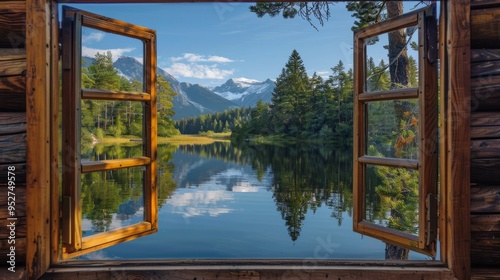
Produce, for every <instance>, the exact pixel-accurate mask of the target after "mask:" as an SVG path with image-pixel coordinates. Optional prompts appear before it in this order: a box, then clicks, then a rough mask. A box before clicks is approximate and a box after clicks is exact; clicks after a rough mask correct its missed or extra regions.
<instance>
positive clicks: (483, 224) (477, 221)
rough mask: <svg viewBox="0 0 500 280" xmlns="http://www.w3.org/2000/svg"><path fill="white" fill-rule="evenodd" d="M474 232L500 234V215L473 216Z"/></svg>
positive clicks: (472, 228) (472, 225) (472, 227)
mask: <svg viewBox="0 0 500 280" xmlns="http://www.w3.org/2000/svg"><path fill="white" fill-rule="evenodd" d="M471 230H472V232H500V214H489V215H478V214H475V215H471Z"/></svg>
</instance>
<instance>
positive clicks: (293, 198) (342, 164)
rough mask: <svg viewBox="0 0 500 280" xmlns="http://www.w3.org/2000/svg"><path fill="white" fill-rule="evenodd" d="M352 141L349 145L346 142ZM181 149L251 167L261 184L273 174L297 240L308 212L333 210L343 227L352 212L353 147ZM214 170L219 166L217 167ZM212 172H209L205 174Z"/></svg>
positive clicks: (284, 215)
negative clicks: (347, 215)
mask: <svg viewBox="0 0 500 280" xmlns="http://www.w3.org/2000/svg"><path fill="white" fill-rule="evenodd" d="M348 142H349V143H350V142H351V141H348ZM179 151H181V152H183V153H187V154H193V155H199V156H201V157H205V158H209V159H218V160H222V161H224V162H232V163H236V164H239V165H250V166H251V167H252V169H253V170H254V171H255V172H256V174H257V178H258V179H259V180H262V178H263V177H264V175H265V174H267V173H268V172H269V170H270V171H271V172H272V174H273V182H272V186H271V190H272V191H273V197H274V200H275V203H276V208H277V211H279V212H280V213H281V216H282V218H283V220H285V223H286V226H287V227H288V232H289V234H290V237H291V239H292V240H296V239H297V238H298V237H299V235H300V231H301V228H302V223H303V221H304V219H305V215H306V214H307V211H309V210H311V211H313V212H314V211H316V209H318V208H319V207H321V206H324V205H325V206H327V207H329V208H331V209H332V215H331V216H332V218H334V219H336V220H337V223H338V224H339V225H341V224H342V219H343V217H342V214H343V213H344V212H348V213H349V215H350V214H351V212H350V211H351V209H352V147H351V146H344V147H333V146H332V145H331V144H323V145H322V144H303V145H248V144H246V143H242V144H239V145H238V146H234V145H232V144H231V143H229V142H215V143H213V144H210V145H185V146H180V147H179ZM211 168H216V167H215V163H214V164H212V165H211ZM207 172H210V171H207Z"/></svg>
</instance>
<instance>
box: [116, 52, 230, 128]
mask: <svg viewBox="0 0 500 280" xmlns="http://www.w3.org/2000/svg"><path fill="white" fill-rule="evenodd" d="M113 65H114V66H115V67H116V69H118V71H119V74H120V75H121V76H123V77H125V78H127V79H128V80H130V81H132V80H133V79H137V80H139V81H141V82H142V75H143V74H142V73H143V70H142V63H140V62H139V61H137V60H136V59H135V58H132V57H126V56H122V57H120V58H118V59H117V60H116V61H115V62H114V63H113ZM157 71H158V74H160V75H162V76H163V77H164V78H165V80H167V81H168V82H169V83H170V87H171V88H172V90H173V91H175V92H177V96H175V98H174V100H173V103H174V111H175V115H174V116H173V119H176V120H178V119H182V118H187V117H194V116H199V115H201V114H208V113H215V112H222V111H224V110H227V109H231V108H236V107H238V105H236V104H235V103H233V102H231V101H229V100H227V99H224V98H222V97H220V96H218V95H216V94H214V93H213V92H212V91H211V90H209V89H208V88H205V87H202V86H200V85H190V84H185V83H180V82H179V81H178V80H177V79H176V78H174V76H172V75H170V74H169V73H167V72H166V71H165V70H163V69H161V68H158V70H157Z"/></svg>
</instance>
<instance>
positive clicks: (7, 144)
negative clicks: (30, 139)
mask: <svg viewBox="0 0 500 280" xmlns="http://www.w3.org/2000/svg"><path fill="white" fill-rule="evenodd" d="M0 151H2V153H1V154H0V164H13V163H24V162H26V133H20V134H9V135H2V136H0Z"/></svg>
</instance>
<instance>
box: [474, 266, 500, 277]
mask: <svg viewBox="0 0 500 280" xmlns="http://www.w3.org/2000/svg"><path fill="white" fill-rule="evenodd" d="M498 275H500V268H498V267H488V268H473V269H472V278H471V279H472V280H493V279H498Z"/></svg>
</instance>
